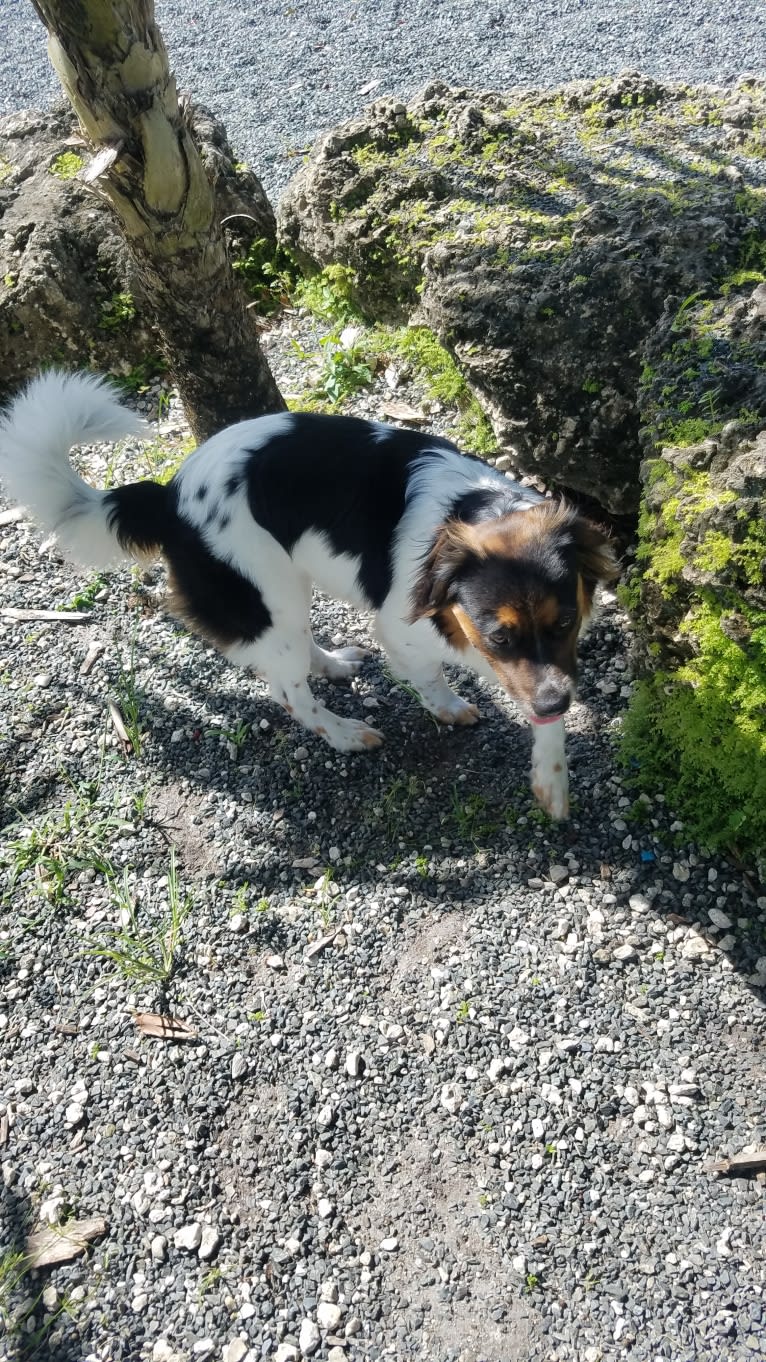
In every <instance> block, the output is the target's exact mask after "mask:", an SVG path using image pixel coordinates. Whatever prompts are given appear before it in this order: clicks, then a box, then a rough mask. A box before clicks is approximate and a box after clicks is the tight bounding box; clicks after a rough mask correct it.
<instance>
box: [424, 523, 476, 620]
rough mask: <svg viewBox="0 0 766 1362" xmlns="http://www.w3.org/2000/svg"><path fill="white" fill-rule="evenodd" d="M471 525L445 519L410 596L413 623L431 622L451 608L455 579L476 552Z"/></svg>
mask: <svg viewBox="0 0 766 1362" xmlns="http://www.w3.org/2000/svg"><path fill="white" fill-rule="evenodd" d="M471 528H472V527H471V526H470V525H466V524H465V523H464V522H463V521H461V520H446V521H445V522H444V524H443V525H442V527H441V529H440V531H439V533H438V534H437V536H436V538H435V540H434V542H433V544H432V545H431V548H430V549H429V551H428V554H427V556H426V558H425V560H424V562H423V565H422V567H421V569H420V573H419V575H418V577H417V579H416V581H415V585H414V587H413V588H412V595H411V597H410V601H411V605H412V609H411V611H410V623H411V624H413V623H414V622H415V620H420V619H428V618H430V617H431V616H432V615H436V614H438V612H439V611H440V610H443V609H444V607H445V606H446V605H449V603H450V601H451V599H452V598H453V594H454V586H455V580H456V578H457V577H458V575H459V573H460V572H461V570H462V569H463V568H464V567H465V564H466V562H467V561H468V559H469V558H471V557H472V556H473V555H474V554H475V552H476V549H475V546H474V545H472V543H471Z"/></svg>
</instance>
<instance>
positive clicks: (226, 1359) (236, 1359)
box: [222, 1338, 247, 1362]
mask: <svg viewBox="0 0 766 1362" xmlns="http://www.w3.org/2000/svg"><path fill="white" fill-rule="evenodd" d="M246 1354H247V1344H246V1343H243V1342H242V1339H241V1338H233V1339H232V1340H231V1342H230V1343H227V1344H226V1346H225V1348H224V1350H223V1356H222V1362H242V1358H243V1357H245V1356H246Z"/></svg>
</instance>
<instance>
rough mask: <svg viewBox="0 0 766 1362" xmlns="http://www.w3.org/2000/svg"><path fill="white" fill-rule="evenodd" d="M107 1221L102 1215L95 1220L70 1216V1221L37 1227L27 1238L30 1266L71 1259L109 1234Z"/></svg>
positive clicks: (27, 1265)
mask: <svg viewBox="0 0 766 1362" xmlns="http://www.w3.org/2000/svg"><path fill="white" fill-rule="evenodd" d="M107 1228H108V1226H107V1223H106V1221H105V1220H102V1219H101V1217H100V1216H94V1218H93V1219H92V1220H69V1221H68V1222H67V1224H66V1225H50V1226H49V1227H48V1228H47V1229H44V1230H36V1231H35V1233H34V1234H30V1236H29V1238H28V1239H27V1242H26V1247H25V1253H26V1267H27V1268H28V1269H30V1268H35V1267H51V1266H52V1265H53V1264H54V1263H69V1262H71V1260H72V1259H73V1258H76V1257H77V1256H78V1255H79V1254H80V1253H84V1252H85V1250H86V1248H87V1247H88V1244H89V1243H90V1241H91V1239H99V1238H100V1237H101V1235H102V1234H106V1231H107Z"/></svg>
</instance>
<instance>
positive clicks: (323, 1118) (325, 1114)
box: [317, 1103, 335, 1130]
mask: <svg viewBox="0 0 766 1362" xmlns="http://www.w3.org/2000/svg"><path fill="white" fill-rule="evenodd" d="M334 1121H335V1112H334V1111H333V1109H332V1107H331V1106H330V1105H329V1103H328V1104H327V1105H326V1106H324V1107H320V1109H319V1111H318V1112H317V1125H318V1126H319V1128H320V1129H321V1130H329V1128H330V1126H331V1125H333V1123H334Z"/></svg>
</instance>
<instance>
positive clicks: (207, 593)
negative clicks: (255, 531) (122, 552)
mask: <svg viewBox="0 0 766 1362" xmlns="http://www.w3.org/2000/svg"><path fill="white" fill-rule="evenodd" d="M106 502H107V519H108V522H109V526H110V528H111V529H113V530H114V532H115V534H116V535H117V538H118V540H119V542H120V544H122V545H123V547H125V548H127V549H133V550H137V551H138V552H139V553H159V552H161V553H162V554H163V556H164V557H165V558H166V560H167V563H168V568H169V571H170V580H171V596H172V608H173V610H174V612H175V613H177V614H178V615H180V616H181V618H182V619H184V620H185V621H186V623H187V624H188V625H189V626H190V628H192V629H194V630H196V631H197V632H198V633H201V634H204V635H205V637H206V638H209V639H210V640H211V641H212V642H214V643H215V644H217V646H218V647H220V648H225V647H227V646H228V645H229V644H232V643H240V642H242V643H251V642H253V641H254V640H255V639H257V638H259V637H260V636H261V634H263V633H264V631H265V630H266V629H268V628H269V627H270V625H271V614H270V612H269V610H268V609H267V607H266V605H265V603H264V600H263V597H262V595H261V593H260V591H259V590H258V588H257V587H255V586H253V584H252V582H249V581H248V580H247V579H246V578H245V577H242V576H241V575H240V573H238V572H235V570H234V568H232V567H230V566H229V565H228V563H223V562H221V560H220V559H218V558H216V557H214V555H213V554H212V553H211V552H210V550H209V549H208V548H207V547H206V546H205V544H204V543H203V541H202V538H201V536H200V533H199V530H198V529H196V528H195V527H194V526H193V525H190V524H189V522H188V521H187V520H184V519H183V517H182V516H179V514H178V492H177V488H176V486H175V485H174V483H172V482H171V483H168V485H167V486H163V485H162V484H161V483H158V482H135V483H129V484H128V485H127V486H126V487H118V488H115V490H114V491H112V492H108V493H107V495H106ZM217 513H218V512H217V510H214V511H213V513H212V515H213V518H214V517H215V516H216V515H217Z"/></svg>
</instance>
